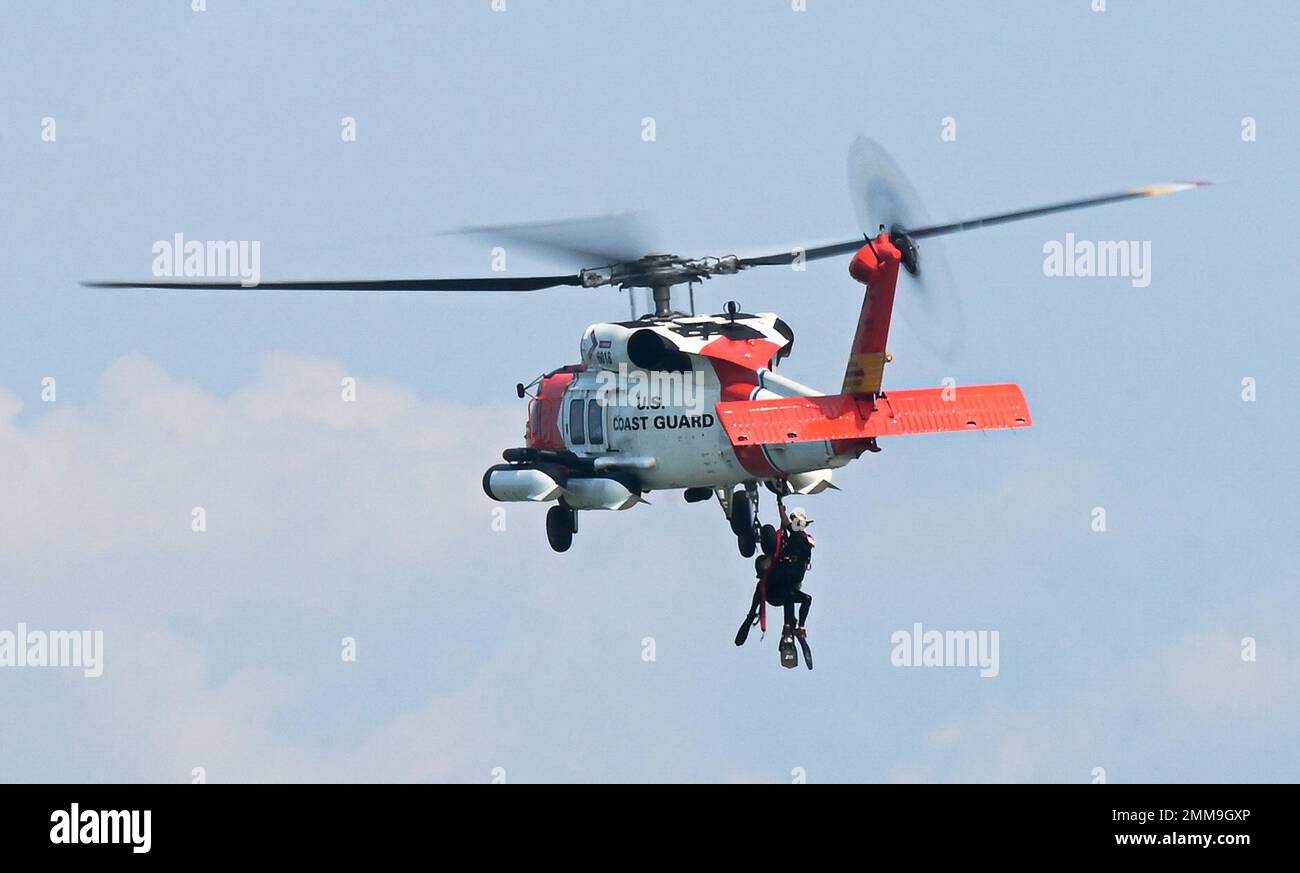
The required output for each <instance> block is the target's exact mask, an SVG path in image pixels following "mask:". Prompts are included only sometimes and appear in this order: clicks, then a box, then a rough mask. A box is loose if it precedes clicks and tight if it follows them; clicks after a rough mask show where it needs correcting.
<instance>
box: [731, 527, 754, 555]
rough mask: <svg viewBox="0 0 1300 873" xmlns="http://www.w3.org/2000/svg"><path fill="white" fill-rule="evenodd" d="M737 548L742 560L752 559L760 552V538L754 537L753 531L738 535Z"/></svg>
mask: <svg viewBox="0 0 1300 873" xmlns="http://www.w3.org/2000/svg"><path fill="white" fill-rule="evenodd" d="M736 547H737V548H739V549H740V556H741V557H742V558H752V557H754V552H756V551H758V537H756V536H754V531H753V530H752V529H751V530H750V531H749V532H748V533H743V534H736Z"/></svg>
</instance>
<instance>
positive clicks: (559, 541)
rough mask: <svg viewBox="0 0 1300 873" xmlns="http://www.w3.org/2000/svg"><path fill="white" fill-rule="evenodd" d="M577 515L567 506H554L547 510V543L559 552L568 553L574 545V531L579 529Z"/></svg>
mask: <svg viewBox="0 0 1300 873" xmlns="http://www.w3.org/2000/svg"><path fill="white" fill-rule="evenodd" d="M575 515H577V513H576V512H575V511H574V510H572V509H569V508H568V507H567V506H552V507H551V508H550V509H548V510H546V541H547V542H548V543H550V544H551V548H552V549H554V550H555V551H557V552H567V551H568V550H569V546H571V545H573V531H574V529H575V528H577V524H576V523H575V522H576V521H577V519H575V518H574V516H575Z"/></svg>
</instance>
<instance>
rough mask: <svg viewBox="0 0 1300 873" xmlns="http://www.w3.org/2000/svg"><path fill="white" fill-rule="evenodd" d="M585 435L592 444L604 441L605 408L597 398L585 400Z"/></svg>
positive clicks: (595, 444) (600, 443)
mask: <svg viewBox="0 0 1300 873" xmlns="http://www.w3.org/2000/svg"><path fill="white" fill-rule="evenodd" d="M587 436H588V437H589V438H590V441H591V444H592V445H593V446H599V445H602V444H603V443H604V442H605V408H604V406H603V405H602V404H601V402H600V401H599V400H589V401H587Z"/></svg>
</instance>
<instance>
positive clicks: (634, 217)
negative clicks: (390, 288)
mask: <svg viewBox="0 0 1300 873" xmlns="http://www.w3.org/2000/svg"><path fill="white" fill-rule="evenodd" d="M448 233H453V234H464V235H467V236H473V237H477V238H479V239H481V240H483V241H485V242H488V243H493V244H501V243H510V242H514V243H518V244H520V245H522V246H525V247H527V248H531V249H535V250H537V251H541V252H546V253H549V254H560V255H564V256H566V257H569V258H577V259H578V262H579V265H580V266H583V267H596V266H606V265H609V264H620V263H624V262H627V261H635V260H637V259H639V258H641V257H643V256H644V255H647V254H649V253H650V252H652V251H654V244H653V242H652V239H653V237H654V235H655V234H654V229H653V228H652V226H651V224H650V221H649V219H647V218H646V217H645V216H644V215H642V214H640V213H637V212H623V213H618V214H616V215H597V216H591V217H588V218H574V219H562V220H557V221H537V222H531V223H527V224H496V225H480V226H477V227H461V228H457V229H455V230H451V231H448Z"/></svg>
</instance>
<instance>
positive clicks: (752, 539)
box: [731, 490, 758, 558]
mask: <svg viewBox="0 0 1300 873" xmlns="http://www.w3.org/2000/svg"><path fill="white" fill-rule="evenodd" d="M731 532H732V533H734V534H735V535H736V548H738V549H740V556H741V557H742V558H752V557H754V552H756V551H758V531H756V530H755V524H754V504H753V502H752V501H751V500H750V497H749V493H748V492H746V491H741V490H737V491H733V492H732V494H731Z"/></svg>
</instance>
